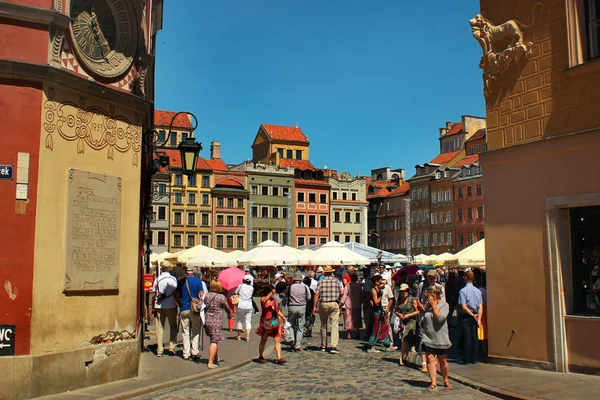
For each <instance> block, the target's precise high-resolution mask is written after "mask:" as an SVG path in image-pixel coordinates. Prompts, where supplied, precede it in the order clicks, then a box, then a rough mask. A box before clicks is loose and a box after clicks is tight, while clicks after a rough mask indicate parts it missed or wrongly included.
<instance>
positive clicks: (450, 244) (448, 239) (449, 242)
mask: <svg viewBox="0 0 600 400" xmlns="http://www.w3.org/2000/svg"><path fill="white" fill-rule="evenodd" d="M446 242H447V243H448V246H452V232H448V237H447V239H446Z"/></svg>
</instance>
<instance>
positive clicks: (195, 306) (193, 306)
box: [185, 279, 202, 314]
mask: <svg viewBox="0 0 600 400" xmlns="http://www.w3.org/2000/svg"><path fill="white" fill-rule="evenodd" d="M185 287H186V288H187V292H188V295H189V296H190V310H191V311H192V312H193V313H194V314H200V308H202V304H200V299H198V298H196V297H194V296H192V293H191V292H190V285H189V283H188V280H187V279H186V280H185Z"/></svg>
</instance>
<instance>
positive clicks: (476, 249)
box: [449, 239, 485, 267]
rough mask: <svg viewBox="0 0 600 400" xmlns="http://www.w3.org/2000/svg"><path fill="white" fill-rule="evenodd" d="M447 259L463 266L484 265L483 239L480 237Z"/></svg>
mask: <svg viewBox="0 0 600 400" xmlns="http://www.w3.org/2000/svg"><path fill="white" fill-rule="evenodd" d="M449 261H452V262H455V263H458V265H460V266H463V267H477V266H480V267H482V266H485V239H481V240H480V241H478V242H475V243H473V244H472V245H470V246H469V247H467V248H465V249H463V250H461V251H459V252H458V253H456V254H455V255H454V258H453V259H452V260H449Z"/></svg>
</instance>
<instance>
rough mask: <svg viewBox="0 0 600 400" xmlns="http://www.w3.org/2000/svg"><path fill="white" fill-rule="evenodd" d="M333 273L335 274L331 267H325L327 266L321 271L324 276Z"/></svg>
mask: <svg viewBox="0 0 600 400" xmlns="http://www.w3.org/2000/svg"><path fill="white" fill-rule="evenodd" d="M333 272H335V269H333V268H332V267H331V265H327V266H326V267H325V269H323V273H324V274H328V273H333Z"/></svg>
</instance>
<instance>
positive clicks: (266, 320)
mask: <svg viewBox="0 0 600 400" xmlns="http://www.w3.org/2000/svg"><path fill="white" fill-rule="evenodd" d="M266 290H268V294H267V295H265V296H263V297H261V299H260V305H261V306H262V315H261V316H260V324H259V325H258V329H257V330H256V334H257V335H260V344H259V345H258V358H257V359H256V361H258V362H260V363H266V362H267V360H266V359H265V357H264V355H263V354H264V351H265V345H266V344H267V340H268V339H269V337H272V338H273V340H275V354H276V355H277V359H276V360H275V363H277V364H285V363H286V362H287V361H286V360H284V359H283V358H281V336H282V335H283V331H284V329H285V328H284V326H285V322H286V318H285V316H284V315H283V314H282V313H281V310H280V309H279V303H278V302H277V299H276V298H275V288H267V289H266Z"/></svg>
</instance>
